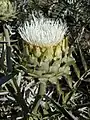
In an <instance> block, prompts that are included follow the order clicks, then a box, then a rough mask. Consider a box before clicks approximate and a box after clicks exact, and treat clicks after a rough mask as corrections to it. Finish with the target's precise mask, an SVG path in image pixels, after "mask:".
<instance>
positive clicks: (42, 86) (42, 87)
mask: <svg viewBox="0 0 90 120" xmlns="http://www.w3.org/2000/svg"><path fill="white" fill-rule="evenodd" d="M45 93H46V82H40V85H39V93H38V95H37V97H36V99H35V101H34V106H33V113H34V114H35V113H37V110H38V107H39V105H40V102H41V100H42V97H43V96H44V95H45Z"/></svg>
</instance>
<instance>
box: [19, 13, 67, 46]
mask: <svg viewBox="0 0 90 120" xmlns="http://www.w3.org/2000/svg"><path fill="white" fill-rule="evenodd" d="M66 31H67V26H66V24H63V23H62V22H60V23H59V21H56V22H55V21H53V20H51V19H48V18H44V17H41V18H36V17H35V16H34V15H33V20H31V24H30V23H29V22H28V21H26V22H25V23H24V27H20V28H19V33H20V35H21V37H22V38H23V39H24V40H25V41H27V42H28V43H30V44H33V45H37V46H52V45H56V44H58V43H59V42H60V41H61V40H63V38H64V35H65V33H66Z"/></svg>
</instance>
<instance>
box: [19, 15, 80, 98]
mask: <svg viewBox="0 0 90 120" xmlns="http://www.w3.org/2000/svg"><path fill="white" fill-rule="evenodd" d="M66 32H67V26H66V24H65V23H62V22H61V21H54V20H51V19H48V18H44V17H41V18H36V17H35V16H34V15H33V20H31V23H29V22H28V21H26V22H25V23H24V26H23V27H19V34H20V35H21V38H22V39H23V40H24V41H25V42H24V43H25V44H24V53H23V60H22V64H23V65H24V66H25V67H26V68H27V69H28V72H29V74H30V76H31V77H32V78H37V79H38V81H39V82H40V91H39V95H41V96H43V95H44V94H45V90H46V83H47V81H50V82H51V83H54V84H56V86H57V91H58V92H59V93H60V94H61V93H62V92H61V89H60V88H59V87H60V86H59V82H60V78H61V77H62V76H64V77H65V78H66V81H67V83H68V85H69V87H70V88H72V83H73V82H72V78H71V72H70V66H71V65H72V66H73V67H74V68H75V72H76V73H77V76H78V77H79V72H78V71H77V70H78V69H77V67H76V64H75V60H74V59H73V57H72V53H71V52H70V49H69V45H68V37H65V34H66Z"/></svg>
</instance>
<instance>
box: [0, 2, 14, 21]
mask: <svg viewBox="0 0 90 120" xmlns="http://www.w3.org/2000/svg"><path fill="white" fill-rule="evenodd" d="M13 17H15V9H14V7H13V5H12V3H11V2H10V1H9V0H0V20H1V21H7V20H11V19H12V18H13Z"/></svg>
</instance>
